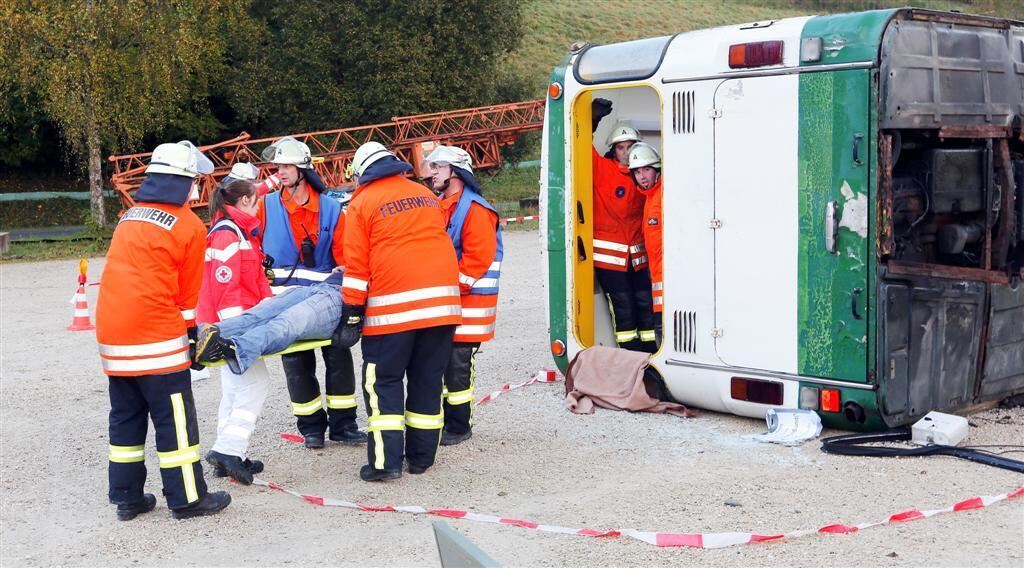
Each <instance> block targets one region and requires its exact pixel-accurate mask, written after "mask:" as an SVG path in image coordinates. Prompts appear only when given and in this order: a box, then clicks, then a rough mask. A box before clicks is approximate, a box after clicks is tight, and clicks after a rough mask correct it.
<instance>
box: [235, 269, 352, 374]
mask: <svg viewBox="0 0 1024 568" xmlns="http://www.w3.org/2000/svg"><path fill="white" fill-rule="evenodd" d="M339 320H341V287H340V286H338V285H337V284H316V285H313V286H301V287H296V288H292V289H291V290H288V291H286V292H284V293H283V294H281V295H279V296H274V297H273V298H267V299H266V300H263V301H262V302H260V303H259V304H256V305H255V306H253V307H252V308H249V309H248V310H247V311H245V312H243V313H242V315H240V316H237V317H233V318H229V319H226V320H223V321H221V322H220V323H218V324H217V329H219V330H220V336H221V337H222V338H224V339H226V340H228V341H230V342H231V343H232V344H234V346H235V353H234V355H235V357H234V360H232V357H230V356H229V357H227V362H228V366H229V367H230V368H231V370H232V372H234V373H236V374H239V375H240V374H242V373H244V372H246V371H247V370H248V369H249V367H251V366H252V365H253V363H255V362H256V360H257V359H259V358H260V356H262V355H270V354H272V353H277V352H279V351H283V350H284V349H286V348H287V347H288V346H289V345H291V344H292V343H295V342H296V341H302V340H313V339H330V338H331V336H332V335H334V330H335V329H336V328H337V327H338V321H339ZM236 364H237V365H236Z"/></svg>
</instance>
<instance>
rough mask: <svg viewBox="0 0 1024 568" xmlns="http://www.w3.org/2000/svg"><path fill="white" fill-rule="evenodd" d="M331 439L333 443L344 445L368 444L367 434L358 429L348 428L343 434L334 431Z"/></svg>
mask: <svg viewBox="0 0 1024 568" xmlns="http://www.w3.org/2000/svg"><path fill="white" fill-rule="evenodd" d="M330 439H331V441H332V442H341V443H342V444H349V445H351V446H357V445H359V444H365V443H366V432H363V431H362V430H360V429H358V428H347V429H345V430H342V431H341V432H333V431H332V432H331V436H330Z"/></svg>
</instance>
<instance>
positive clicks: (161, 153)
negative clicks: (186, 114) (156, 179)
mask: <svg viewBox="0 0 1024 568" xmlns="http://www.w3.org/2000/svg"><path fill="white" fill-rule="evenodd" d="M146 173H147V174H171V175H176V176H184V177H189V178H195V177H197V176H199V175H201V174H212V173H213V162H211V161H210V159H209V158H207V157H206V155H205V154H203V153H202V152H200V151H199V149H197V148H196V147H195V145H194V144H192V143H191V142H189V141H188V140H182V141H181V142H178V143H170V142H168V143H166V144H161V145H159V146H157V147H156V149H155V150H153V155H152V156H151V157H150V159H149V166H148V167H146Z"/></svg>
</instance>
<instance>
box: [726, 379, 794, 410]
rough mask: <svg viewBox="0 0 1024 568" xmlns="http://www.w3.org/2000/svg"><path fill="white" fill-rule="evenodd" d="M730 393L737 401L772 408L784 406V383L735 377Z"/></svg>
mask: <svg viewBox="0 0 1024 568" xmlns="http://www.w3.org/2000/svg"><path fill="white" fill-rule="evenodd" d="M729 392H730V394H731V395H732V398H733V399H735V400H745V401H747V402H756V403H758V404H770V405H772V406H781V405H782V383H776V382H773V381H761V380H758V379H747V378H744V377H733V378H732V381H731V382H730V384H729Z"/></svg>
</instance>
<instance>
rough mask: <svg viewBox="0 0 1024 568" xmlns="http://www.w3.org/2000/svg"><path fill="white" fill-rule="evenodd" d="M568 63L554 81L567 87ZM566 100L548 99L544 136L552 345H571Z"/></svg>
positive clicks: (564, 362) (564, 359)
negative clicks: (567, 326) (566, 189)
mask: <svg viewBox="0 0 1024 568" xmlns="http://www.w3.org/2000/svg"><path fill="white" fill-rule="evenodd" d="M565 63H567V61H563V65H562V66H561V67H558V68H556V69H555V70H554V72H553V73H552V74H551V81H552V82H556V83H559V84H563V82H564V80H565V69H566V68H565ZM564 100H565V99H564V98H559V99H552V98H550V97H548V101H547V109H546V111H545V125H544V136H543V139H542V142H541V144H542V149H541V159H542V167H541V175H542V176H543V177H542V178H541V191H540V194H541V195H540V207H541V218H542V232H543V233H544V234H545V235H546V240H547V246H546V247H544V251H545V252H544V254H545V256H546V257H547V258H546V259H545V260H546V261H547V263H546V269H547V285H548V306H547V308H548V309H547V312H548V333H549V336H550V339H551V341H552V342H554V341H561V342H563V343H565V344H566V345H568V343H569V341H568V337H567V333H566V318H567V313H566V304H567V302H568V298H567V296H568V294H567V287H566V260H565V257H566V252H565V251H566V222H565V219H566V213H565V199H566V195H565V167H566V164H565V142H566V141H565V103H564ZM555 364H556V365H557V366H558V368H559V369H560V370H561V371H562V372H563V373H564V372H565V371H566V368H567V367H568V364H569V359H568V356H567V354H563V355H562V356H560V357H555Z"/></svg>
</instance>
